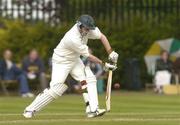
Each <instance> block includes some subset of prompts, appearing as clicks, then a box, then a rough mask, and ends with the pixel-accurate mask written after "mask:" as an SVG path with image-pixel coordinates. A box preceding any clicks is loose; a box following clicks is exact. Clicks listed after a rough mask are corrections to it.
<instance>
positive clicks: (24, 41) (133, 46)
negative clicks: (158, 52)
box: [0, 16, 180, 85]
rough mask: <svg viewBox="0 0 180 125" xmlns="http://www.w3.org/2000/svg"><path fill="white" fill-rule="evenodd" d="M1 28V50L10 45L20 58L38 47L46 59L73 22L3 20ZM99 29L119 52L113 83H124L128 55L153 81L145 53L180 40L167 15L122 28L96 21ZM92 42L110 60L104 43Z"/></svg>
mask: <svg viewBox="0 0 180 125" xmlns="http://www.w3.org/2000/svg"><path fill="white" fill-rule="evenodd" d="M0 23H1V25H0V26H1V28H0V53H2V52H3V50H4V49H6V48H10V49H12V51H13V52H15V55H14V60H15V61H20V60H21V59H22V57H24V56H25V55H27V53H28V51H29V50H30V49H31V48H37V49H38V51H39V52H40V55H41V56H42V57H43V59H45V60H48V58H49V57H50V56H51V55H52V53H53V49H54V47H56V45H57V44H58V43H59V40H60V39H61V38H62V37H63V35H64V34H65V32H66V31H67V30H68V29H69V28H70V27H71V26H72V25H73V24H69V25H62V26H56V27H50V26H49V25H47V24H45V23H42V22H38V23H35V24H27V23H24V22H22V21H20V20H5V19H1V20H0ZM97 25H98V26H99V28H100V30H101V31H102V32H103V33H104V34H105V35H106V36H107V38H108V39H109V41H110V43H111V45H112V47H113V48H114V49H115V50H116V51H117V52H118V53H119V55H120V58H119V62H118V70H117V71H115V73H114V74H115V75H114V76H113V77H114V82H120V83H121V84H122V85H123V84H125V80H124V60H126V59H127V58H138V59H139V60H140V69H141V78H142V82H143V83H145V82H147V81H149V80H151V79H150V78H149V77H148V75H147V73H146V67H145V64H144V54H145V53H146V51H147V50H148V49H149V47H150V45H151V44H152V43H153V41H155V40H158V39H166V38H169V37H174V38H177V39H178V38H179V39H180V23H179V21H178V20H177V19H176V18H175V17H173V16H172V17H168V18H167V19H166V20H164V22H163V23H161V24H157V23H153V22H151V21H148V22H144V21H142V19H139V18H137V19H135V20H134V21H132V22H131V24H128V25H124V26H123V27H121V28H120V29H118V28H116V27H114V28H109V27H108V26H107V25H105V24H104V23H103V22H97ZM96 41H97V42H89V46H90V47H91V48H92V49H93V50H94V54H95V55H97V56H98V57H99V58H101V59H103V60H107V56H108V55H107V54H106V53H105V52H104V51H105V50H104V48H103V46H101V42H98V40H96Z"/></svg>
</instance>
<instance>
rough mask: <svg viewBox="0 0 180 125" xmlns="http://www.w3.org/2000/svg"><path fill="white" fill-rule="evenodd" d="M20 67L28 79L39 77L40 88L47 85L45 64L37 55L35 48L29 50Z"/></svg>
mask: <svg viewBox="0 0 180 125" xmlns="http://www.w3.org/2000/svg"><path fill="white" fill-rule="evenodd" d="M22 68H23V70H24V71H25V72H26V75H27V77H28V79H36V78H39V81H40V85H41V89H42V90H44V89H45V88H47V87H48V83H47V79H46V74H45V66H44V63H43V61H42V60H41V58H40V57H39V55H38V52H37V50H35V49H32V50H31V51H30V52H29V55H28V56H27V57H25V58H24V60H23V63H22Z"/></svg>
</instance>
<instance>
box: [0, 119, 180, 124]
mask: <svg viewBox="0 0 180 125" xmlns="http://www.w3.org/2000/svg"><path fill="white" fill-rule="evenodd" d="M146 121H152V122H153V121H156V122H157V121H180V118H157V119H156V118H155V119H152V118H147V119H143V118H113V119H96V118H95V119H86V118H84V119H40V120H37V119H34V120H32V119H31V120H29V119H26V120H11V121H0V124H12V123H30V122H32V123H52V122H146Z"/></svg>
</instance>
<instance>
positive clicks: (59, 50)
mask: <svg viewBox="0 0 180 125" xmlns="http://www.w3.org/2000/svg"><path fill="white" fill-rule="evenodd" d="M100 37H101V32H100V30H99V29H98V27H96V28H95V30H90V31H89V32H88V34H87V35H86V36H83V37H82V35H81V34H80V32H79V29H78V26H77V24H75V25H74V26H73V27H72V28H71V29H70V30H69V31H68V32H67V33H66V34H65V35H64V37H63V38H62V39H61V41H60V43H59V44H58V45H57V47H56V48H55V49H54V53H53V57H52V60H53V61H56V62H63V63H70V62H74V61H75V60H77V59H78V58H79V57H80V55H82V56H84V57H88V56H89V52H88V46H87V42H88V39H100Z"/></svg>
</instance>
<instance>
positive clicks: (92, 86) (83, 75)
mask: <svg viewBox="0 0 180 125" xmlns="http://www.w3.org/2000/svg"><path fill="white" fill-rule="evenodd" d="M68 74H70V75H71V76H72V77H73V78H74V79H75V80H77V81H79V82H81V81H84V80H85V81H86V82H87V91H88V96H89V99H88V100H89V105H90V110H91V111H92V112H94V111H96V109H97V108H98V95H97V84H96V82H97V81H96V77H95V75H94V74H93V73H92V71H91V69H90V67H89V66H86V67H85V66H84V64H83V62H82V60H81V59H80V58H79V59H78V60H77V61H76V62H74V63H70V64H68V63H55V62H53V65H52V76H51V82H50V87H51V86H53V85H55V84H57V83H59V84H63V83H64V82H65V80H66V78H67V76H68Z"/></svg>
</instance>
